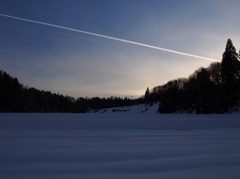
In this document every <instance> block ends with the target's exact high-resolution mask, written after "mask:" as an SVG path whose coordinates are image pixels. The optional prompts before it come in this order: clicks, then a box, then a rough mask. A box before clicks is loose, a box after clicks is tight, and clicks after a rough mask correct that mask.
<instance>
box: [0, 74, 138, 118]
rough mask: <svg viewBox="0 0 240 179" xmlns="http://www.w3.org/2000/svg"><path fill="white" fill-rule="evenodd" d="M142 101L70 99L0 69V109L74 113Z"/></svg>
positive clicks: (112, 98)
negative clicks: (31, 85) (29, 86)
mask: <svg viewBox="0 0 240 179" xmlns="http://www.w3.org/2000/svg"><path fill="white" fill-rule="evenodd" d="M139 102H141V99H129V98H127V97H126V98H119V97H109V98H99V97H93V98H88V97H86V98H82V97H80V98H77V99H75V98H73V97H70V96H63V95H60V94H55V93H51V92H50V91H43V90H38V89H35V88H28V87H25V86H24V85H22V84H21V83H19V82H18V79H17V78H14V77H12V76H10V75H9V74H8V73H6V72H5V71H0V112H62V113H67V112H76V113H85V112H88V111H89V110H98V109H102V108H110V107H119V106H128V105H133V104H137V103H139Z"/></svg>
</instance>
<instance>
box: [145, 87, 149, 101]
mask: <svg viewBox="0 0 240 179" xmlns="http://www.w3.org/2000/svg"><path fill="white" fill-rule="evenodd" d="M144 99H145V101H146V102H149V100H150V91H149V88H148V87H147V90H146V92H145V96H144Z"/></svg>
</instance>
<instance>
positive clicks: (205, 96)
mask: <svg viewBox="0 0 240 179" xmlns="http://www.w3.org/2000/svg"><path fill="white" fill-rule="evenodd" d="M239 58H240V52H239V53H237V52H236V48H235V47H234V45H233V43H232V40H231V39H228V41H227V44H226V48H225V52H224V53H223V56H222V61H221V63H220V62H215V63H212V64H210V66H209V67H208V68H203V67H201V68H199V69H198V70H196V71H195V72H194V73H193V74H192V75H190V76H189V77H188V78H179V79H175V80H171V81H169V82H168V83H167V84H164V85H162V86H157V87H155V88H153V89H152V90H149V89H147V90H146V92H145V99H147V100H148V101H149V102H152V101H160V105H159V112H160V113H197V114H211V113H227V112H231V109H233V108H234V107H236V106H239V105H240V101H239V99H240V61H239Z"/></svg>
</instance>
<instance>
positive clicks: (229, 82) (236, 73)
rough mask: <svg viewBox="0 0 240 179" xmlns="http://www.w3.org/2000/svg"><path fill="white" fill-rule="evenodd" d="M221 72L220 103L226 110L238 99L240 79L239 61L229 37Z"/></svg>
mask: <svg viewBox="0 0 240 179" xmlns="http://www.w3.org/2000/svg"><path fill="white" fill-rule="evenodd" d="M221 74H222V80H223V86H222V96H223V99H224V100H223V103H222V104H223V107H224V110H225V111H227V110H228V109H229V108H231V107H232V106H234V105H235V104H236V102H237V100H238V95H239V80H240V62H239V60H238V54H237V52H236V49H235V47H234V46H233V43H232V41H231V39H228V41H227V45H226V49H225V52H224V53H223V58H222V63H221Z"/></svg>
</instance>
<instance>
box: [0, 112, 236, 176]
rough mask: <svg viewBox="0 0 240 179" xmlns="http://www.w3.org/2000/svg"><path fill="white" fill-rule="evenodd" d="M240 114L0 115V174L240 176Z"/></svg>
mask: <svg viewBox="0 0 240 179" xmlns="http://www.w3.org/2000/svg"><path fill="white" fill-rule="evenodd" d="M239 117H240V116H239V115H203V116H202V115H159V114H132V113H131V114H130V113H111V114H108V113H106V114H104V113H103V114H102V113H97V114H0V178H4V179H30V178H31V179H32V178H35V179H50V178H51V179H55V178H56V179H69V178H70V179H75V178H81V179H82V178H83V179H85V178H86V179H89V178H90V179H92V178H93V179H102V178H103V179H106V178H109V179H110V178H111V179H112V178H114V179H115V178H117V179H118V178H121V179H122V178H123V179H128V178H129V179H130V178H131V179H133V178H137V179H145V178H147V179H149V178H150V179H152V178H156V179H157V178H211V179H212V178H216V179H217V178H220V179H221V178H239V176H240V129H239V126H240V118H239Z"/></svg>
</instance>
